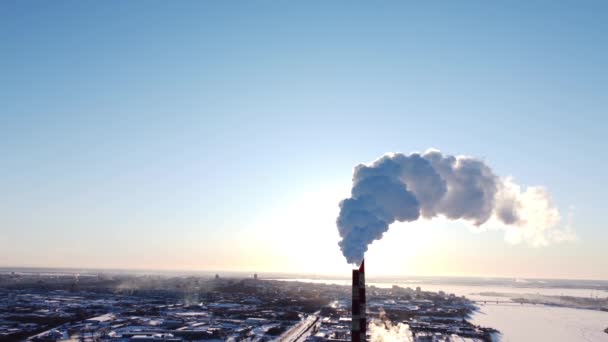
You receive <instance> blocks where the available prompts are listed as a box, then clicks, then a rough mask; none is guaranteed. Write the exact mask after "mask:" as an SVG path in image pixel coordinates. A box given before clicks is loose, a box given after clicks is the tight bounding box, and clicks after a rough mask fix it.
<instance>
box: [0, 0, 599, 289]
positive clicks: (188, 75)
mask: <svg viewBox="0 0 608 342" xmlns="http://www.w3.org/2000/svg"><path fill="white" fill-rule="evenodd" d="M606 37H608V3H607V2H605V1H583V2H575V1H569V2H558V1H508V2H487V1H479V2H476V1H464V2H435V1H417V2H413V1H412V2H407V1H381V2H367V1H358V2H357V1H299V2H295V1H270V0H265V1H191V2H190V1H180V2H177V3H176V2H170V1H97V2H95V1H72V2H67V1H52V2H51V1H11V0H7V1H2V2H0V42H1V45H0V49H1V50H0V79H1V82H0V156H1V158H0V266H57V267H65V266H67V267H112V268H118V267H119V268H146V269H196V270H218V269H225V270H245V271H253V270H255V271H259V272H263V271H287V272H315V273H334V274H342V273H343V274H346V275H348V272H349V271H350V268H351V266H349V265H347V264H346V262H345V260H344V258H343V257H342V255H341V253H340V251H339V248H338V246H337V241H338V234H337V230H336V227H335V218H336V216H337V214H338V206H337V205H338V202H339V200H340V199H342V198H344V197H346V196H347V195H348V192H349V190H350V185H351V184H350V181H351V176H352V169H353V167H354V166H355V165H356V164H358V163H361V162H370V161H372V160H374V159H375V158H377V157H378V156H380V155H382V154H383V153H385V152H405V153H408V152H412V151H424V150H426V149H427V148H429V147H434V148H438V149H440V150H442V151H443V152H446V153H450V154H467V155H473V156H477V157H480V158H483V159H484V160H485V161H486V162H487V163H488V164H490V165H491V166H492V167H493V168H494V170H495V172H496V173H497V174H499V175H502V176H513V177H514V178H515V180H516V181H517V182H518V183H520V184H525V185H543V186H546V187H547V188H548V189H549V190H550V192H551V193H552V195H553V199H554V201H555V203H556V204H557V206H558V207H559V208H560V210H561V211H562V215H563V216H564V217H566V216H568V213H569V212H571V213H572V218H571V225H572V228H573V229H574V230H575V232H576V235H577V240H576V241H572V242H565V243H561V244H555V245H551V246H546V247H530V246H528V245H525V244H520V245H512V244H509V243H507V242H505V241H504V234H503V233H502V232H500V231H496V230H492V229H489V230H488V231H485V232H473V231H471V229H470V228H468V227H467V226H466V225H464V224H463V223H462V222H448V221H443V220H435V221H427V222H417V223H414V224H402V225H399V226H395V227H392V229H391V230H390V231H389V233H388V234H387V235H386V237H385V238H384V239H383V240H381V241H377V242H375V243H374V244H373V245H372V246H371V249H370V251H369V252H368V254H367V258H368V269H369V270H370V274H373V273H375V274H406V275H485V276H513V277H558V278H596V279H608V252H607V251H606V246H607V245H608V218H607V217H606V210H605V205H606V200H605V198H606V195H605V194H606V191H607V190H608V182H607V178H606V177H607V175H608V157H607V153H606V151H605V149H606V141H605V139H606V138H605V137H606V135H605V134H606V130H607V128H608V113H607V108H608V93H607V89H608V62H607V61H608V44H607V40H606V39H607V38H606ZM372 270H373V271H372Z"/></svg>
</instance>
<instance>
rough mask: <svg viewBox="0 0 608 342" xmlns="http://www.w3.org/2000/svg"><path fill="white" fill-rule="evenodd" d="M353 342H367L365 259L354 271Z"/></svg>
mask: <svg viewBox="0 0 608 342" xmlns="http://www.w3.org/2000/svg"><path fill="white" fill-rule="evenodd" d="M352 313H353V315H352V320H353V321H352V329H351V337H352V341H353V342H365V340H366V338H365V333H366V331H367V319H366V317H365V259H364V260H363V261H361V266H359V269H358V270H353V303H352Z"/></svg>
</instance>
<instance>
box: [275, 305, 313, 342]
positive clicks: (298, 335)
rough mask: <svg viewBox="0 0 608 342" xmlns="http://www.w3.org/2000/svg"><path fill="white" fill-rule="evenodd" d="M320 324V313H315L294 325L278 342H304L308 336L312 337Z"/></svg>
mask: <svg viewBox="0 0 608 342" xmlns="http://www.w3.org/2000/svg"><path fill="white" fill-rule="evenodd" d="M318 322H319V312H318V311H317V312H315V313H314V314H312V315H309V316H308V317H306V319H304V320H302V321H301V322H299V323H298V324H296V325H294V326H293V327H292V328H291V329H289V330H287V331H286V332H284V333H283V334H282V335H281V336H280V337H279V338H278V339H277V341H278V342H303V341H304V340H306V338H307V337H308V336H310V335H311V334H312V333H313V331H314V329H313V327H315V326H316V325H317V323H318Z"/></svg>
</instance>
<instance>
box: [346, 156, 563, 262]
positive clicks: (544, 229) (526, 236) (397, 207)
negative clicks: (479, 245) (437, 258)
mask: <svg viewBox="0 0 608 342" xmlns="http://www.w3.org/2000/svg"><path fill="white" fill-rule="evenodd" d="M436 216H443V217H446V218H448V219H453V220H456V219H463V220H467V221H469V222H471V223H473V224H474V225H475V226H478V227H479V226H481V225H483V224H484V223H486V222H488V220H490V219H491V218H495V219H496V220H497V221H499V222H501V223H502V224H503V225H505V226H513V227H517V228H518V229H519V230H513V229H509V230H508V231H507V235H508V236H507V239H508V240H509V241H512V242H519V241H521V240H526V241H528V242H530V243H532V244H534V245H544V244H547V243H548V242H549V240H551V239H552V237H553V236H557V237H559V239H562V240H565V239H568V238H569V237H571V234H564V233H563V232H559V231H557V230H556V229H554V226H555V225H556V224H557V223H558V222H559V220H560V215H559V211H558V210H557V209H556V208H555V207H554V206H553V204H552V203H551V198H550V196H549V194H548V193H547V192H546V190H544V189H543V188H540V187H529V188H527V189H526V190H525V191H522V190H521V188H520V187H519V186H518V185H516V184H514V183H513V181H512V180H511V179H501V178H499V177H498V176H496V175H495V174H494V172H493V171H492V169H491V168H490V167H489V166H487V165H486V164H485V163H484V162H483V161H482V160H478V159H475V158H471V157H465V156H451V155H444V154H442V153H441V152H439V151H436V150H430V151H427V152H425V153H423V154H419V153H412V154H410V155H404V154H400V153H396V154H390V155H385V156H383V157H381V158H380V159H378V160H376V161H375V162H373V163H372V164H371V165H363V164H361V165H358V166H357V167H356V168H355V171H354V175H353V188H352V191H351V197H350V198H347V199H345V200H343V201H342V202H340V215H339V217H338V219H337V226H338V231H339V233H340V237H341V238H342V240H341V241H340V242H339V245H340V248H341V249H342V253H343V254H344V256H345V257H346V260H347V261H348V262H349V263H355V264H356V263H359V262H360V261H361V260H362V259H363V255H364V254H365V251H367V247H368V245H369V244H370V243H372V242H373V241H374V240H379V239H381V238H382V235H383V234H384V233H385V232H386V231H388V228H389V226H390V225H391V224H392V223H394V222H395V221H399V222H409V221H415V220H418V219H419V218H420V217H423V218H427V219H429V218H433V217H436ZM564 236H566V238H563V237H564Z"/></svg>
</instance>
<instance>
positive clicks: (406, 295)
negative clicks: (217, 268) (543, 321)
mask: <svg viewBox="0 0 608 342" xmlns="http://www.w3.org/2000/svg"><path fill="white" fill-rule="evenodd" d="M367 296H368V307H367V312H368V313H367V315H368V318H369V319H370V321H371V322H372V324H373V325H375V326H377V327H380V329H381V330H384V329H385V328H390V327H395V326H405V327H407V331H408V334H409V335H410V337H411V339H412V340H413V341H418V342H422V341H425V342H426V341H429V342H431V341H470V342H474V341H478V342H481V341H491V340H492V335H493V334H496V333H497V331H496V330H494V329H492V328H490V327H479V326H475V325H473V324H472V323H470V322H469V320H468V318H469V316H470V315H471V313H472V312H473V311H474V310H475V309H476V307H475V303H474V302H472V301H470V300H468V299H467V298H465V297H459V296H456V295H454V294H449V293H444V292H442V291H439V292H428V291H424V289H421V288H420V287H418V288H409V287H407V288H405V287H399V286H393V287H392V288H377V287H374V286H368V287H367ZM0 298H1V302H0V340H2V341H140V342H141V341H281V342H282V341H286V342H296V341H298V342H302V341H350V340H351V336H350V334H351V308H350V305H351V288H350V287H349V286H344V285H328V284H311V283H304V282H297V281H279V280H265V279H261V278H258V277H257V275H255V274H252V275H251V276H249V277H247V278H236V277H226V278H225V277H223V276H222V275H221V274H218V275H215V276H211V277H206V276H205V277H203V276H197V277H195V276H174V277H172V276H159V275H127V274H86V275H79V274H44V273H19V272H7V273H4V274H0ZM368 334H369V335H370V339H369V340H370V341H374V331H373V329H371V330H370V331H368Z"/></svg>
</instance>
